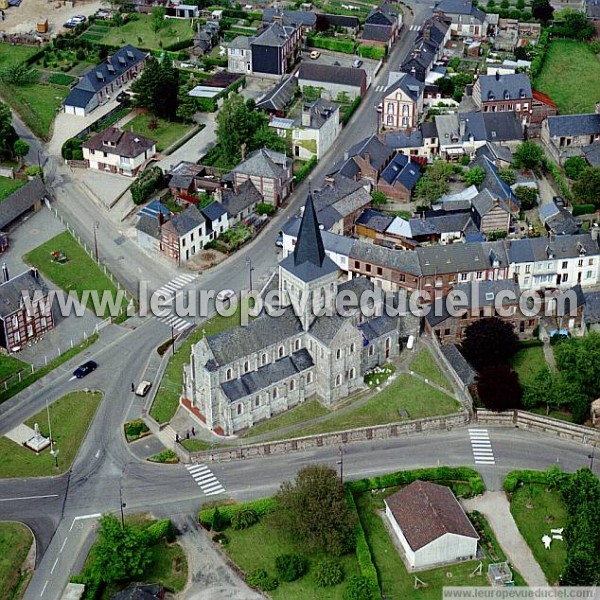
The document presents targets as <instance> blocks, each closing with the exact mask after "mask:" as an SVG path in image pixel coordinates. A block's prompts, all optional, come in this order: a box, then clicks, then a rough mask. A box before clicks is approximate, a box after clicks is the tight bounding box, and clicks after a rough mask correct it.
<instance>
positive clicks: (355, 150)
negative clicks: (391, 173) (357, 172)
mask: <svg viewBox="0 0 600 600" xmlns="http://www.w3.org/2000/svg"><path fill="white" fill-rule="evenodd" d="M393 152H394V151H393V150H392V149H391V148H390V147H389V146H386V145H385V144H384V143H383V142H382V141H381V140H380V139H379V137H378V136H376V135H372V136H371V137H368V138H366V139H364V140H362V141H360V142H358V143H357V144H354V146H352V147H351V148H350V149H349V150H348V152H347V153H346V156H348V157H353V156H360V157H361V158H366V156H367V154H368V155H369V157H370V161H371V166H372V167H373V168H374V169H377V170H379V169H381V167H383V165H384V164H385V163H387V161H388V160H389V159H390V156H391V155H392V154H393Z"/></svg>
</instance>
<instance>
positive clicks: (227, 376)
mask: <svg viewBox="0 0 600 600" xmlns="http://www.w3.org/2000/svg"><path fill="white" fill-rule="evenodd" d="M232 375H233V372H232V371H231V369H227V372H226V373H225V379H227V381H229V380H230V379H231V376H232Z"/></svg>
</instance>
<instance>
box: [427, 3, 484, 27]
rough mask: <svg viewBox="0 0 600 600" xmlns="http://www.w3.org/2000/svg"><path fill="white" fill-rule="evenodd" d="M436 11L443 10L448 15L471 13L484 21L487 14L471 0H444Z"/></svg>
mask: <svg viewBox="0 0 600 600" xmlns="http://www.w3.org/2000/svg"><path fill="white" fill-rule="evenodd" d="M435 10H436V11H440V12H443V13H444V14H446V15H470V16H471V17H474V18H475V19H477V20H479V21H481V23H483V22H484V21H485V19H486V14H485V13H484V12H483V11H482V10H481V9H479V8H477V7H476V6H473V3H472V2H471V0H442V1H441V2H440V3H439V4H438V5H437V6H436V7H435Z"/></svg>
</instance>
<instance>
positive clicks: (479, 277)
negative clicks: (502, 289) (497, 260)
mask: <svg viewBox="0 0 600 600" xmlns="http://www.w3.org/2000/svg"><path fill="white" fill-rule="evenodd" d="M476 277H477V279H481V278H482V277H483V272H482V271H477V275H476Z"/></svg>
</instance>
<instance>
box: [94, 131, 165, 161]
mask: <svg viewBox="0 0 600 600" xmlns="http://www.w3.org/2000/svg"><path fill="white" fill-rule="evenodd" d="M155 145H156V142H155V141H154V140H151V139H150V138H147V137H144V136H143V135H140V134H139V133H135V132H133V131H129V130H126V131H121V130H120V129H118V128H117V127H107V128H106V129H105V130H104V131H101V132H100V133H97V134H96V135H94V136H92V137H91V138H90V139H89V140H88V141H87V142H84V143H83V148H89V149H90V150H94V151H96V152H108V154H116V155H118V156H123V157H126V158H137V157H138V156H141V155H142V154H144V152H147V151H148V150H151V149H152V148H154V147H155Z"/></svg>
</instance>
